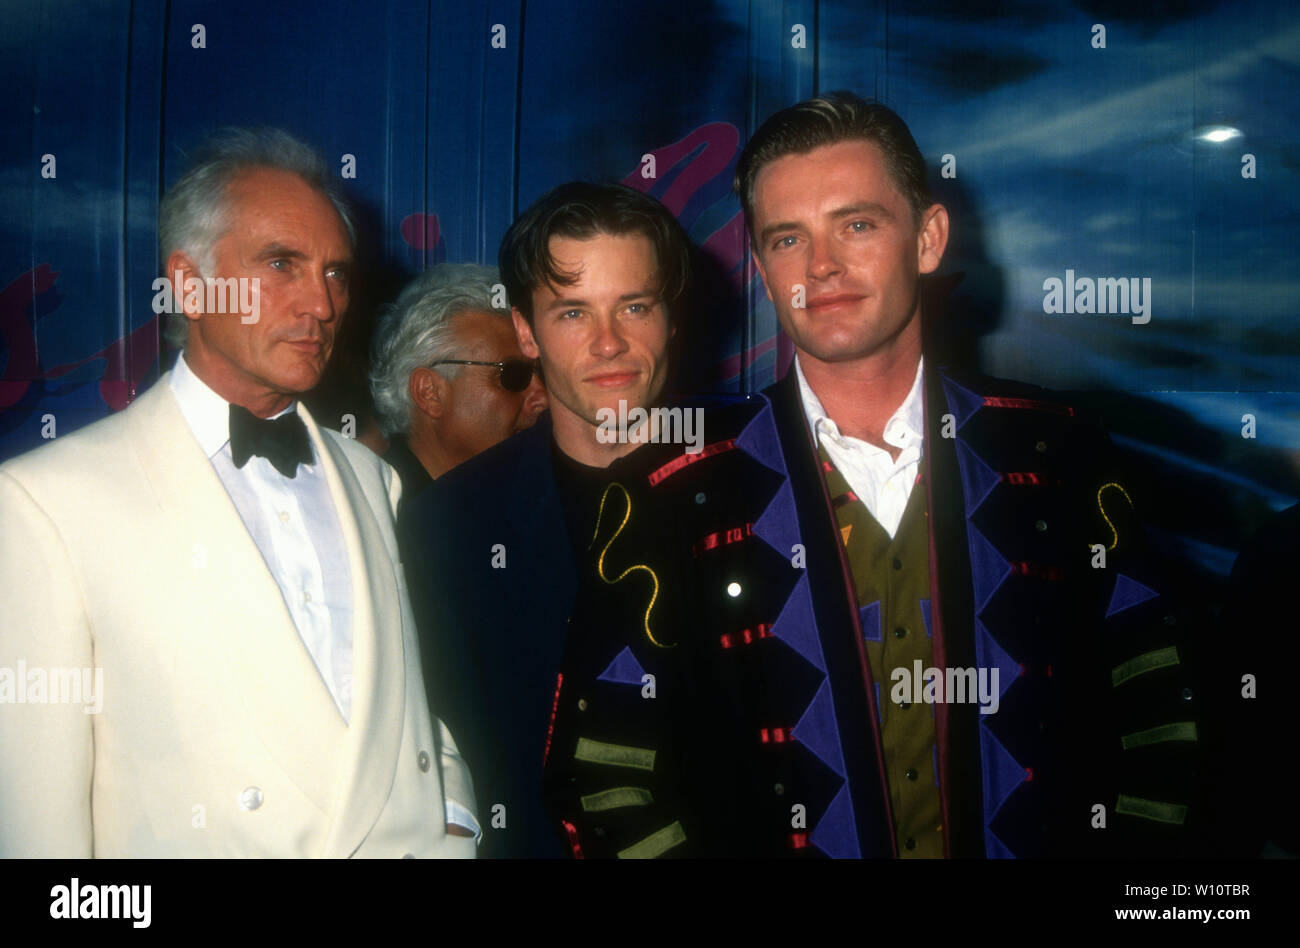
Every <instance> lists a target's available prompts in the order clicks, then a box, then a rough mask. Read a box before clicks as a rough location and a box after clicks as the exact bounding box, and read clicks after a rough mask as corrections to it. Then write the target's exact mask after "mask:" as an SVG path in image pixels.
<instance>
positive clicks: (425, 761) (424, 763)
mask: <svg viewBox="0 0 1300 948" xmlns="http://www.w3.org/2000/svg"><path fill="white" fill-rule="evenodd" d="M416 761H417V762H418V763H419V764H420V771H421V772H422V773H426V774H427V773H428V772H429V752H428V751H420V756H419V757H417V758H416Z"/></svg>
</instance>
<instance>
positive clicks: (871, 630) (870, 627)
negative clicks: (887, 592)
mask: <svg viewBox="0 0 1300 948" xmlns="http://www.w3.org/2000/svg"><path fill="white" fill-rule="evenodd" d="M858 621H859V622H860V623H862V637H863V638H864V639H867V640H868V641H870V642H879V641H880V600H879V599H877V600H876V601H875V602H870V603H867V604H866V605H865V606H863V607H862V608H861V609H859V610H858Z"/></svg>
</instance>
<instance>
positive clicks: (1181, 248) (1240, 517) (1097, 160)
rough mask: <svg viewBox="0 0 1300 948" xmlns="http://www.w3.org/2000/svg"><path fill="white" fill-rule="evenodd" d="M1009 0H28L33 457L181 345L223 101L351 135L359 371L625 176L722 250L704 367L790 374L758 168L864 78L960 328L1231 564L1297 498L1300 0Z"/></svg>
mask: <svg viewBox="0 0 1300 948" xmlns="http://www.w3.org/2000/svg"><path fill="white" fill-rule="evenodd" d="M979 7H980V5H979V4H972V3H968V2H958V0H926V2H912V3H873V2H846V0H826V2H814V0H806V2H796V0H791V2H785V3H779V2H770V0H752V2H745V0H717V2H693V3H631V2H628V3H608V2H604V3H598V2H591V3H577V2H561V0H527V2H524V0H488V2H481V3H450V2H446V3H444V2H432V0H430V2H419V3H417V2H410V0H393V2H390V3H387V4H380V5H376V6H375V7H373V8H371V9H369V10H365V9H363V8H361V7H360V6H359V5H357V4H352V3H344V2H339V0H312V2H306V0H300V2H284V3H274V4H268V3H265V2H252V0H222V2H197V0H175V2H170V3H169V2H162V0H154V2H136V3H72V2H53V3H25V4H16V3H13V2H9V3H7V4H5V8H4V10H3V13H2V14H0V16H2V17H3V24H4V28H3V30H0V36H2V37H3V38H2V39H0V43H2V44H3V53H4V55H3V65H0V70H3V76H4V81H5V90H6V93H7V94H6V95H5V96H4V97H3V100H2V101H0V111H2V112H3V115H4V128H5V136H4V144H3V148H4V155H3V166H2V167H0V172H2V173H3V179H2V180H3V194H2V196H0V209H3V215H4V216H3V232H2V233H0V460H3V459H4V458H7V457H11V456H13V455H15V454H17V453H20V452H22V451H25V450H28V449H30V448H32V447H35V446H36V445H38V444H40V443H41V441H42V428H43V427H44V426H45V423H46V421H47V420H48V417H49V416H53V417H54V419H55V421H56V424H57V431H58V433H60V434H64V433H67V432H69V431H72V430H75V429H76V428H77V427H79V426H80V425H83V424H86V423H89V422H91V421H93V420H95V419H97V418H100V417H102V416H104V415H105V414H107V413H109V412H110V411H113V410H117V409H120V408H121V407H123V406H124V405H125V404H126V403H127V402H128V401H129V399H130V398H131V397H132V395H133V393H134V392H135V391H138V390H139V389H140V388H142V387H145V386H147V385H148V384H149V383H150V382H152V381H153V380H154V379H156V378H157V376H158V374H159V373H160V371H162V370H163V369H164V368H165V367H166V366H167V365H168V364H169V363H170V359H171V358H172V357H173V356H174V354H173V353H170V352H168V351H167V350H166V347H165V344H160V339H159V327H158V322H157V317H155V315H154V314H153V312H152V309H151V306H150V303H151V299H152V295H153V294H152V289H151V283H152V280H153V279H154V277H155V276H156V275H157V272H156V271H157V260H156V255H157V246H156V233H155V218H156V213H157V204H158V198H159V195H160V193H161V191H162V190H163V189H165V188H166V187H167V186H168V185H169V184H170V183H171V182H173V181H174V180H175V179H176V177H177V176H178V175H179V173H180V172H181V171H182V170H183V169H184V166H185V161H186V154H187V151H189V150H191V149H192V148H193V147H194V146H195V145H197V144H198V143H199V142H200V141H201V140H202V139H203V138H204V137H205V136H207V135H208V134H210V133H211V132H213V131H214V130H215V129H218V128H220V127H222V126H226V125H276V126H281V127H283V128H285V129H287V130H289V131H291V132H292V133H294V134H295V135H298V136H300V137H302V138H304V139H306V140H307V141H309V142H311V143H312V144H314V145H315V146H317V147H318V148H319V149H320V150H321V151H322V152H323V153H324V154H325V155H326V156H327V157H328V159H329V160H330V161H331V162H333V163H336V164H337V165H338V166H339V167H340V168H341V167H342V161H343V156H344V155H352V156H354V158H355V167H356V177H355V178H354V179H347V180H342V181H341V184H342V185H343V187H344V190H345V191H346V192H347V193H348V194H349V195H350V196H351V197H352V199H353V200H354V201H355V203H356V204H357V205H358V207H359V209H360V215H359V217H360V222H361V233H362V242H363V248H362V249H363V260H364V263H365V266H366V270H367V273H368V275H369V276H368V279H367V280H366V290H365V292H364V293H363V294H362V296H361V299H360V300H359V302H358V306H357V307H356V308H354V311H353V314H352V316H351V317H350V319H351V321H352V323H353V331H352V332H351V333H350V334H349V335H348V336H347V337H345V340H346V345H344V341H343V340H341V343H340V345H341V346H344V349H345V351H341V352H340V360H341V361H343V362H344V363H346V364H351V365H352V366H353V368H354V369H355V366H356V365H357V364H360V360H361V359H363V357H364V345H365V336H366V330H367V329H368V326H369V324H370V320H371V319H372V318H373V310H374V307H375V306H376V305H377V304H379V303H381V302H383V301H384V300H385V299H389V298H391V297H392V296H393V295H394V294H395V292H396V290H397V289H398V288H399V287H400V285H401V282H402V281H403V280H404V279H407V278H409V277H410V275H412V274H413V273H415V272H417V271H419V270H420V269H422V268H424V267H426V266H428V265H430V264H432V263H435V262H439V261H442V260H450V261H465V260H477V261H482V262H487V263H494V262H495V256H496V246H497V242H498V240H499V239H500V236H501V234H502V232H503V231H504V229H505V228H506V226H507V225H508V224H509V222H510V221H511V220H512V218H513V216H514V215H515V213H516V212H517V211H518V210H519V209H521V208H523V207H526V206H527V205H528V204H529V203H530V202H531V201H532V200H533V199H535V198H536V197H537V196H538V195H539V194H541V193H542V192H543V191H544V190H546V189H547V188H549V187H551V186H553V185H555V184H558V183H560V182H562V181H565V180H570V179H573V178H592V179H612V180H626V181H627V182H628V183H629V184H632V185H633V186H636V187H639V188H642V189H644V190H648V191H649V192H650V193H652V194H654V195H655V196H656V197H658V198H659V199H661V200H662V201H664V202H665V203H666V204H667V205H668V206H669V207H670V208H671V209H672V210H673V212H674V213H676V214H677V215H678V217H679V219H680V220H681V221H682V223H683V225H684V226H685V227H686V229H687V230H688V232H689V233H690V235H691V237H692V238H693V239H694V241H695V242H696V243H697V244H698V245H699V247H701V248H702V250H703V253H704V259H705V260H706V261H707V266H706V267H705V273H704V277H705V286H706V287H707V293H706V304H707V305H705V306H704V307H703V308H702V310H701V312H700V314H699V318H698V319H697V321H696V325H695V327H694V333H693V337H692V345H691V350H690V356H691V358H690V362H691V373H690V384H691V385H692V386H694V387H697V388H698V387H701V386H704V387H709V388H713V389H715V390H719V391H733V392H734V391H753V390H757V389H759V388H762V387H763V386H764V385H766V384H768V383H770V382H771V381H773V380H774V379H775V378H777V377H779V375H780V374H782V373H783V372H784V370H785V368H786V367H787V366H788V363H789V359H790V355H791V350H790V347H789V344H788V342H786V341H785V340H784V339H783V338H782V337H781V336H780V335H779V333H778V332H777V328H776V320H775V315H774V313H773V310H772V308H771V304H770V303H769V302H768V301H767V300H766V298H765V296H764V294H763V291H762V287H761V285H760V284H759V282H758V280H757V275H756V273H755V272H754V270H753V268H752V266H751V265H749V264H748V263H747V260H746V245H745V238H744V233H743V228H742V225H741V218H740V210H739V205H738V203H737V202H736V200H735V199H734V198H733V197H732V196H731V195H730V190H729V189H730V180H731V175H732V173H733V171H734V167H735V160H736V157H737V155H738V153H739V149H740V147H741V146H742V144H743V143H744V141H745V139H746V137H747V136H748V135H749V134H750V133H751V132H752V131H753V129H754V128H755V127H756V126H757V124H758V123H759V122H761V121H762V119H763V118H765V117H766V116H767V115H768V114H770V113H771V112H772V111H774V110H776V109H777V108H780V107H782V106H784V105H788V104H790V103H793V102H795V101H797V100H799V99H801V98H805V97H807V96H810V95H813V94H815V93H817V92H823V91H829V90H832V89H839V88H848V89H853V90H856V91H858V92H860V93H863V94H865V95H868V96H874V97H876V98H879V99H881V100H882V101H884V102H885V103H887V104H889V105H890V106H892V107H893V108H895V109H896V110H897V111H898V112H900V113H901V114H902V115H903V117H904V118H905V119H906V120H907V121H908V123H909V124H910V126H911V128H912V130H913V133H914V135H915V137H916V139H917V142H918V143H919V145H920V147H921V149H922V151H923V153H924V154H925V156H926V160H927V163H928V165H929V166H930V170H931V176H932V182H933V186H934V187H935V189H936V192H937V195H938V196H939V198H940V199H941V200H943V201H944V202H945V203H947V204H948V205H949V207H950V209H951V210H952V212H953V229H954V233H953V244H952V245H951V249H950V251H949V255H948V257H947V258H946V260H945V264H944V267H943V271H942V272H943V274H945V275H947V277H948V279H946V280H943V281H940V282H941V283H942V285H943V286H944V287H945V288H947V287H951V296H950V299H949V301H948V307H947V310H948V313H949V321H950V323H951V326H952V332H953V333H954V334H955V335H954V336H953V338H954V339H957V340H959V341H960V346H959V348H960V349H961V350H963V351H964V352H965V353H966V354H967V356H968V357H969V358H970V359H971V360H972V361H974V362H975V363H976V364H977V366H978V367H979V368H981V369H982V370H984V371H986V372H989V373H991V374H996V375H1004V376H1011V377H1016V378H1021V379H1025V380H1027V381H1031V382H1035V383H1038V384H1041V385H1046V386H1049V387H1052V388H1057V389H1066V390H1072V391H1076V392H1078V393H1079V396H1078V397H1079V398H1080V400H1081V401H1084V402H1085V403H1088V404H1089V405H1090V406H1091V407H1093V408H1097V409H1099V410H1100V411H1102V412H1103V414H1104V417H1105V419H1106V421H1107V423H1108V425H1109V427H1110V430H1111V431H1112V434H1113V437H1114V439H1115V441H1116V442H1117V444H1118V445H1119V446H1120V447H1121V448H1122V449H1123V450H1124V452H1125V453H1126V459H1127V461H1128V463H1129V466H1130V468H1131V469H1132V470H1133V471H1134V478H1135V482H1134V483H1135V485H1137V487H1138V488H1140V490H1139V493H1141V494H1142V495H1143V502H1144V504H1145V508H1144V509H1143V511H1142V512H1143V513H1145V514H1146V517H1147V520H1148V521H1149V523H1150V524H1151V526H1152V528H1153V537H1154V538H1155V540H1156V541H1157V543H1159V544H1161V545H1163V546H1164V547H1165V548H1166V549H1167V550H1168V552H1169V553H1170V554H1171V555H1176V556H1179V557H1181V558H1184V559H1186V560H1189V561H1190V562H1192V563H1193V564H1195V566H1196V568H1198V569H1199V570H1201V571H1202V572H1203V573H1204V574H1205V575H1206V576H1207V577H1211V578H1212V577H1215V576H1222V575H1223V574H1225V573H1226V572H1227V570H1228V569H1229V567H1230V566H1231V563H1232V559H1233V557H1234V555H1235V552H1236V550H1237V549H1238V547H1239V546H1240V544H1241V542H1242V541H1243V539H1244V537H1245V536H1246V535H1248V534H1249V532H1250V531H1251V530H1252V529H1253V528H1254V527H1255V526H1256V525H1257V524H1258V523H1259V522H1261V521H1262V519H1264V518H1265V517H1267V516H1268V515H1269V514H1270V513H1271V512H1272V511H1275V510H1279V509H1281V508H1283V507H1286V506H1289V505H1290V504H1292V503H1294V502H1295V500H1296V497H1297V496H1298V495H1300V385H1297V381H1298V380H1297V375H1298V373H1300V368H1298V366H1300V360H1298V359H1297V356H1300V326H1297V323H1296V320H1295V313H1294V311H1295V307H1296V304H1297V301H1300V292H1298V290H1300V271H1298V268H1297V267H1296V265H1295V264H1294V263H1293V262H1292V255H1293V250H1294V243H1295V241H1296V238H1297V223H1298V222H1300V198H1298V197H1297V193H1298V185H1300V162H1297V158H1296V156H1297V154H1300V142H1297V138H1298V133H1300V116H1298V115H1297V108H1298V106H1297V103H1298V102H1300V95H1297V93H1298V92H1300V83H1298V82H1297V75H1298V73H1300V9H1297V8H1295V7H1294V6H1293V5H1291V4H1287V3H1284V2H1262V0H1246V2H1233V3H1227V2H1224V3H1212V2H1195V0H1186V2H1162V3H1157V4H1134V3H1129V2H1115V0H1092V2H1085V0H1076V2H1073V3H1069V2H1058V3H1048V4H1044V3H1037V2H1029V0H1011V2H1005V3H992V4H987V5H985V7H986V8H985V9H980V8H979ZM1099 28H1100V29H1101V30H1102V31H1104V32H1099ZM200 39H201V40H202V42H200ZM1102 40H1104V45H1102V43H1101V41H1102ZM646 155H653V156H654V157H655V165H656V176H655V177H654V178H653V179H648V178H645V177H644V176H643V175H642V174H641V169H642V168H643V167H644V163H643V158H644V156H646ZM46 156H53V159H52V161H53V166H52V167H53V170H54V172H55V173H54V176H46V175H47V174H48V171H49V170H50V168H51V159H50V158H48V157H46ZM1247 156H1251V157H1247ZM43 171H45V172H46V173H45V174H43ZM1067 271H1073V272H1074V274H1075V275H1076V276H1077V277H1089V278H1098V277H1125V278H1132V277H1137V278H1146V279H1149V280H1150V281H1151V294H1150V321H1149V322H1147V323H1145V324H1136V323H1134V322H1133V321H1132V320H1131V319H1130V318H1128V317H1126V316H1102V315H1077V314H1051V313H1046V312H1044V297H1045V295H1046V294H1045V292H1044V282H1045V281H1046V280H1048V279H1051V278H1053V277H1055V278H1058V279H1062V280H1064V279H1065V277H1066V273H1067ZM349 360H351V362H350V363H349ZM345 374H346V373H345ZM358 377H359V376H358V374H357V372H356V371H353V373H352V378H353V381H355V379H356V378H358ZM1247 415H1249V416H1253V419H1254V429H1253V434H1254V437H1244V436H1243V427H1244V426H1245V425H1246V424H1247V423H1248V422H1246V421H1244V420H1243V418H1244V416H1247Z"/></svg>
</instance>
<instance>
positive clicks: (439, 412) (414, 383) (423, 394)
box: [407, 366, 448, 418]
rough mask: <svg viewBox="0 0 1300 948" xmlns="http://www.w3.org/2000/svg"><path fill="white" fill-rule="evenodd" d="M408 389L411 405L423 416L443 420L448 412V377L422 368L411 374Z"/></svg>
mask: <svg viewBox="0 0 1300 948" xmlns="http://www.w3.org/2000/svg"><path fill="white" fill-rule="evenodd" d="M407 388H408V391H409V393H410V396H411V404H412V405H414V406H415V409H416V411H418V412H420V413H421V414H423V415H426V416H427V417H429V418H441V417H442V416H443V414H444V413H445V412H446V411H447V395H448V385H447V377H446V376H444V375H443V374H442V373H441V372H437V371H435V370H434V369H429V368H425V367H424V366H421V367H420V368H418V369H415V370H414V371H412V372H411V378H410V380H409V381H408V383H407Z"/></svg>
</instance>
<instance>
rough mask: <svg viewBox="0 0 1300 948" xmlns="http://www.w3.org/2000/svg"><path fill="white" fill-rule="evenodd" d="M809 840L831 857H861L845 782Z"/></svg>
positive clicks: (856, 828) (856, 829)
mask: <svg viewBox="0 0 1300 948" xmlns="http://www.w3.org/2000/svg"><path fill="white" fill-rule="evenodd" d="M811 842H812V844H813V845H814V846H816V847H817V848H818V849H820V850H821V851H822V852H824V853H825V854H826V855H828V856H830V857H831V858H832V859H861V858H862V847H861V846H859V845H858V826H857V821H856V820H854V818H853V799H852V797H850V796H849V785H848V784H847V783H845V784H844V786H842V787H840V792H839V793H837V794H835V799H833V800H832V801H831V803H830V806H828V807H827V808H826V812H825V813H823V814H822V818H821V819H820V820H818V821H817V827H816V829H814V830H813V832H812V837H811Z"/></svg>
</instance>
